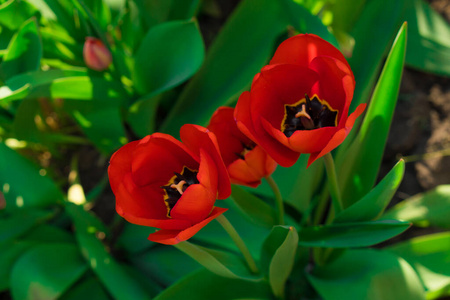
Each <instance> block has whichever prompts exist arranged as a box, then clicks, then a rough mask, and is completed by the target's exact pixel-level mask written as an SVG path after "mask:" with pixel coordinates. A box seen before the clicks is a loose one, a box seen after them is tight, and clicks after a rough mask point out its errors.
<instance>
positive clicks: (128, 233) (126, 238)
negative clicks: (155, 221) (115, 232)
mask: <svg viewBox="0 0 450 300" xmlns="http://www.w3.org/2000/svg"><path fill="white" fill-rule="evenodd" d="M153 232H155V228H151V227H147V226H140V225H135V224H132V223H125V225H124V227H123V230H122V232H121V233H120V236H119V238H118V239H117V244H116V245H117V247H119V248H123V249H125V250H126V251H127V252H128V253H129V254H130V255H131V256H132V257H133V255H134V254H136V253H138V252H142V251H144V250H146V249H147V248H150V247H152V246H154V245H156V243H154V242H152V241H149V240H148V239H147V238H148V236H149V234H150V233H153ZM177 252H178V251H177Z"/></svg>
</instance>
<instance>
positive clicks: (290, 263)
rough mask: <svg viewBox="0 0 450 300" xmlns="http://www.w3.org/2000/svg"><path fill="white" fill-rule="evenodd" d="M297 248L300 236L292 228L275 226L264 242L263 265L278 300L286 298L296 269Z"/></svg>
mask: <svg viewBox="0 0 450 300" xmlns="http://www.w3.org/2000/svg"><path fill="white" fill-rule="evenodd" d="M297 246H298V234H297V230H295V228H294V227H292V226H291V227H289V226H275V227H274V228H273V229H272V231H271V232H270V234H269V236H268V237H267V239H266V240H265V241H264V245H263V247H262V253H261V265H262V268H263V269H264V270H265V271H266V272H267V273H268V275H269V283H270V287H271V289H272V291H273V294H274V295H275V296H276V297H278V298H281V299H283V298H284V289H285V284H286V281H287V279H288V277H289V274H290V273H291V271H292V268H293V267H294V261H295V253H296V251H297Z"/></svg>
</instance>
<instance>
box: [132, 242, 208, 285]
mask: <svg viewBox="0 0 450 300" xmlns="http://www.w3.org/2000/svg"><path fill="white" fill-rule="evenodd" d="M146 238H147V237H144V239H146ZM142 243H145V241H142ZM129 260H130V261H131V263H132V265H133V267H134V268H136V269H138V270H140V271H141V272H142V273H144V274H145V275H146V277H147V278H148V281H152V282H156V283H158V284H160V285H161V286H170V285H172V284H173V283H175V282H176V281H178V280H179V279H181V278H182V277H184V276H186V275H188V274H189V273H191V272H192V271H195V270H198V269H200V268H201V265H200V264H199V263H198V262H196V261H195V260H193V259H192V258H191V257H189V256H188V255H186V254H185V253H183V252H181V251H179V250H177V249H175V247H172V246H167V245H160V244H158V245H156V246H155V247H152V248H151V249H149V250H148V251H145V252H143V253H140V254H133V253H130V254H129Z"/></svg>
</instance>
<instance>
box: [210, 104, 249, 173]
mask: <svg viewBox="0 0 450 300" xmlns="http://www.w3.org/2000/svg"><path fill="white" fill-rule="evenodd" d="M208 129H209V130H211V131H212V132H213V133H214V134H215V135H216V137H217V143H218V145H219V149H220V154H221V155H222V158H223V161H224V163H225V166H227V167H228V165H229V164H231V163H232V162H234V161H235V160H236V159H238V156H237V155H236V153H241V152H242V150H243V146H242V144H245V145H250V144H251V143H252V142H251V140H250V139H249V138H248V137H247V136H245V135H244V134H243V133H242V132H241V131H240V130H239V129H238V127H237V124H236V120H235V119H234V108H231V107H219V108H218V109H217V110H216V111H215V112H214V114H213V116H212V117H211V120H210V122H209V125H208Z"/></svg>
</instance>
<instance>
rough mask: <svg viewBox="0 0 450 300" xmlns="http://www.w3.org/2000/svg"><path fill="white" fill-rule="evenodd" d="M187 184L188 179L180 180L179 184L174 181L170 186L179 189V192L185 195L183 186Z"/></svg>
mask: <svg viewBox="0 0 450 300" xmlns="http://www.w3.org/2000/svg"><path fill="white" fill-rule="evenodd" d="M185 184H186V181H184V180H181V181H180V182H178V183H177V184H175V183H172V184H171V185H170V187H171V188H172V189H176V190H177V191H178V193H180V195H183V192H184V191H183V187H184V185H185Z"/></svg>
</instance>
